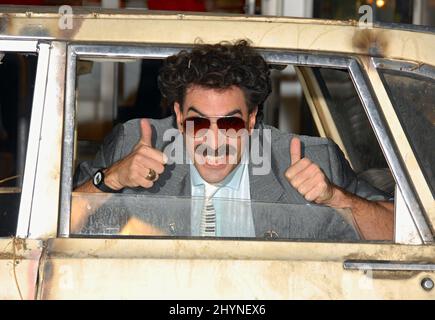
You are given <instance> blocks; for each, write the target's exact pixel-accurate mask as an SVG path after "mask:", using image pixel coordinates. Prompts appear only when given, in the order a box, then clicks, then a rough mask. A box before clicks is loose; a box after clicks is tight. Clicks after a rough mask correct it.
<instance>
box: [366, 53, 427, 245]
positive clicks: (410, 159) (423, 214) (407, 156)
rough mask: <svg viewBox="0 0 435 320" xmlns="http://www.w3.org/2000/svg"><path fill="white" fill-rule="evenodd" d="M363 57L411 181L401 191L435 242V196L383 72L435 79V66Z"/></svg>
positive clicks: (421, 230) (424, 231) (420, 225)
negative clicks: (400, 117)
mask: <svg viewBox="0 0 435 320" xmlns="http://www.w3.org/2000/svg"><path fill="white" fill-rule="evenodd" d="M359 60H360V65H361V68H362V69H363V71H364V74H365V75H366V77H367V83H368V84H369V85H370V86H371V88H372V90H373V92H374V93H375V95H376V97H377V100H378V105H380V106H381V108H380V110H381V113H382V117H383V118H384V119H388V121H387V120H385V123H386V126H387V128H388V131H389V132H390V135H391V137H392V142H393V144H394V147H395V149H396V150H397V154H398V155H400V158H399V160H400V161H401V162H402V167H403V169H404V170H403V172H402V174H404V175H405V176H400V178H401V179H406V180H408V184H407V185H406V186H399V191H400V192H401V193H402V195H403V196H404V197H403V200H404V201H405V204H406V206H407V207H408V208H409V212H410V214H411V218H412V220H413V222H414V224H415V226H416V227H417V229H418V230H419V233H420V236H421V237H422V238H423V239H426V240H427V242H428V243H430V242H433V241H434V235H433V234H434V233H435V230H434V229H435V209H434V207H433V204H434V199H433V197H432V193H431V191H430V188H429V184H428V181H427V180H426V179H425V177H424V175H423V172H422V170H421V167H420V164H419V163H418V161H417V159H416V157H415V155H414V152H413V150H412V147H411V143H410V142H409V139H408V136H407V135H406V134H405V131H404V129H403V127H402V125H401V123H400V120H399V117H398V115H397V112H396V109H395V107H394V106H393V103H392V100H391V98H390V96H389V94H388V91H387V89H386V88H385V84H384V82H383V81H382V76H381V74H380V72H379V71H380V70H382V69H389V70H395V71H400V72H404V73H406V72H410V73H415V74H419V75H420V76H423V77H428V76H429V77H431V78H433V77H434V67H432V66H430V65H427V64H423V63H419V62H416V61H405V60H395V59H387V58H380V57H364V58H362V57H361V58H360V59H359ZM387 161H388V160H387ZM395 179H396V178H395ZM396 181H397V179H396ZM403 187H405V188H403ZM411 193H413V194H414V195H415V197H414V199H412V197H408V195H409V194H411ZM410 200H411V201H410ZM418 208H420V209H418ZM417 210H420V212H419V213H418V214H415V213H416V212H417ZM424 225H426V226H427V228H425V227H424ZM425 243H426V241H425Z"/></svg>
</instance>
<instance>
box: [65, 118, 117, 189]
mask: <svg viewBox="0 0 435 320" xmlns="http://www.w3.org/2000/svg"><path fill="white" fill-rule="evenodd" d="M124 140H125V139H124V127H123V125H122V124H119V125H117V126H115V128H113V130H112V132H111V133H110V134H109V135H108V136H106V138H105V139H104V141H103V144H102V145H101V146H100V148H99V150H98V152H97V154H96V155H95V157H94V159H93V160H89V161H84V162H81V163H80V164H79V165H78V166H77V168H76V170H75V173H74V178H73V189H75V188H76V187H78V186H80V185H82V184H83V183H85V182H86V181H88V180H89V179H91V178H92V176H93V175H94V173H95V172H96V171H97V170H99V169H104V168H107V167H109V166H110V165H112V164H113V163H115V162H116V161H118V160H120V159H121V158H122V152H123V149H124V147H123V145H124Z"/></svg>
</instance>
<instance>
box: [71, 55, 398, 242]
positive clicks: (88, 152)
mask: <svg viewBox="0 0 435 320" xmlns="http://www.w3.org/2000/svg"><path fill="white" fill-rule="evenodd" d="M161 65H162V60H160V59H137V58H136V59H131V60H120V61H116V60H113V62H112V61H110V60H108V59H106V60H98V59H92V58H86V57H83V58H79V59H78V60H77V70H76V71H77V72H76V81H77V86H76V87H77V94H76V95H75V96H76V98H77V109H76V111H77V123H76V129H75V130H76V135H75V136H76V139H77V140H76V152H75V154H74V159H75V163H74V165H73V166H74V168H75V169H76V170H75V175H74V188H76V187H77V186H80V185H81V184H83V183H84V182H85V181H89V179H90V178H91V177H92V175H93V174H94V172H95V171H96V170H97V169H98V168H105V167H107V165H108V163H110V162H113V161H117V160H118V159H119V157H120V156H119V154H118V152H121V153H122V152H124V153H125V152H127V151H126V150H130V149H131V148H133V147H134V146H133V145H132V146H130V145H129V140H130V139H132V138H131V137H132V136H134V135H135V134H136V133H137V132H136V131H137V130H139V129H138V128H136V129H135V122H134V121H135V120H134V119H137V118H153V119H161V118H164V117H167V116H170V115H171V114H172V110H171V108H170V107H169V106H167V105H166V104H165V101H162V100H161V96H160V92H159V89H158V87H157V75H158V72H159V68H160V67H161ZM290 67H293V66H292V65H290ZM271 68H273V69H275V70H274V72H275V73H279V72H280V71H282V70H283V69H285V66H282V65H279V66H276V65H271ZM323 69H325V68H317V69H316V72H317V73H318V76H319V78H318V81H319V82H321V83H322V85H323V87H322V88H323V89H324V91H323V94H324V95H325V96H327V99H328V103H330V104H331V106H332V107H331V113H334V121H336V122H337V123H338V122H339V121H342V122H341V124H342V123H344V122H346V121H345V120H342V119H335V115H336V114H341V113H342V111H340V110H336V109H334V110H332V109H333V108H337V106H338V108H341V109H346V108H347V107H351V106H353V105H354V104H356V103H358V104H359V107H360V108H361V110H359V112H363V108H362V105H361V103H360V102H359V99H358V96H357V93H356V90H355V88H354V87H353V83H352V81H351V79H350V77H349V75H348V71H338V70H333V72H336V74H333V76H331V73H328V72H330V70H329V69H328V70H327V71H323ZM138 70H140V72H139V74H137V71H138ZM133 71H135V72H133ZM323 76H325V79H327V81H328V84H329V85H330V87H327V86H326V81H325V79H324V78H323ZM108 79H109V80H110V81H106V80H108ZM278 79H279V75H278ZM295 79H296V78H295ZM334 81H335V82H337V81H338V82H340V83H341V85H342V86H346V88H347V91H348V95H347V96H340V95H337V94H336V90H334V88H335V87H334V84H333V82H334ZM108 88H114V92H112V94H111V95H108V94H107V93H108ZM328 89H330V90H328ZM112 91H113V90H112ZM349 96H350V97H351V99H353V101H352V102H351V103H347V104H345V103H344V102H343V101H347V100H349ZM355 99H356V100H355ZM301 102H302V106H298V105H295V106H292V107H298V108H300V112H298V115H297V116H298V118H297V119H295V121H294V122H295V123H297V122H301V124H299V125H298V127H299V128H300V129H301V133H306V132H307V128H312V129H311V130H309V132H310V133H311V134H312V133H313V132H314V133H318V131H317V130H315V129H316V128H315V124H314V119H313V115H312V114H311V112H310V108H308V107H307V102H306V97H304V98H303V99H301ZM266 107H267V106H266ZM350 113H351V112H350ZM167 119H170V118H167ZM269 119H270V118H269ZM129 120H132V121H129ZM163 121H166V122H165V123H166V125H172V126H174V124H173V123H169V122H168V121H169V120H164V119H163ZM363 121H366V123H365V124H367V125H368V128H365V130H364V131H368V130H367V129H370V132H369V134H371V135H372V136H373V132H372V130H371V127H370V124H369V123H368V121H367V119H363ZM308 122H310V123H308ZM267 125H272V126H275V127H278V125H279V123H271V122H270V121H269V122H268V123H267ZM337 126H338V127H339V132H340V136H341V137H346V136H347V135H348V134H349V131H352V130H353V128H348V127H344V126H340V125H338V124H337ZM264 129H266V131H267V130H272V131H273V132H274V133H273V134H274V135H282V134H284V135H285V133H284V132H283V131H281V133H279V134H278V133H277V132H278V130H275V129H271V127H264ZM174 130H175V131H177V130H176V129H175V128H174ZM274 130H275V131H274ZM346 130H347V131H346ZM177 132H178V131H177ZM296 133H298V132H296ZM364 133H365V132H364ZM360 134H362V132H360ZM154 139H155V137H154ZM304 139H308V140H306V141H305V140H304V141H305V142H304V143H308V144H309V145H316V144H317V143H326V140H316V139H318V138H315V137H313V138H304ZM321 141H323V142H321ZM346 141H351V142H352V143H353V142H354V141H352V139H350V140H346ZM274 143H277V145H273V146H272V148H275V147H281V148H282V145H281V142H274ZM375 144H376V145H377V141H376V140H375ZM354 145H355V144H352V145H349V149H351V148H352V147H354ZM112 147H115V149H117V151H116V152H115V153H111V152H110V148H112ZM346 147H348V145H346ZM159 148H160V149H163V145H160V147H159ZM377 148H378V149H375V151H376V152H379V153H380V158H381V160H380V161H378V162H368V161H366V162H364V160H367V159H366V158H364V157H366V154H365V153H364V152H363V151H360V152H359V153H358V152H355V153H354V154H353V158H352V159H353V160H355V162H356V163H360V164H361V165H360V166H359V167H357V168H358V171H357V173H361V172H363V171H364V169H373V168H377V167H379V166H380V167H383V168H384V167H385V168H384V169H385V170H386V171H388V173H389V170H388V167H387V166H386V164H385V160H383V156H382V153H381V152H380V150H379V147H377ZM314 149H315V147H314ZM314 149H312V150H314ZM307 150H308V149H307ZM337 150H338V149H337ZM162 151H163V150H162ZM304 152H305V151H304ZM314 152H315V151H314ZM287 153H288V152H287ZM287 153H286V154H287ZM339 153H340V152H339ZM124 156H125V154H124ZM378 156H379V155H378ZM122 157H123V156H121V158H122ZM286 157H287V159H288V158H289V156H286ZM359 157H362V158H363V159H359ZM382 160H383V161H382ZM281 161H282V159H281ZM358 161H359V162H358ZM324 169H325V170H329V169H328V168H324ZM279 170H281V171H282V175H283V174H284V172H283V171H284V170H285V168H281V169H279ZM168 171H169V173H168V175H171V174H172V173H171V170H168ZM166 178H167V177H166ZM363 180H365V179H363ZM366 180H368V181H370V180H369V179H366ZM165 181H166V180H165ZM171 183H175V184H180V183H181V182H180V181H178V180H177V181H175V182H171V181H169V180H168V181H167V182H165V183H162V186H163V189H164V191H163V192H158V190H157V189H158V188H159V187H157V189H155V190H154V189H153V191H151V194H147V192H145V193H143V192H141V188H132V189H129V190H127V191H126V192H124V193H121V194H109V195H107V194H106V195H104V194H103V195H101V194H92V193H83V192H73V193H72V197H71V200H72V201H71V215H70V218H71V220H70V227H71V229H70V232H69V234H70V235H71V236H96V237H100V236H103V237H105V236H121V237H122V236H159V237H161V236H165V237H167V236H171V237H174V236H177V237H198V236H201V234H200V233H198V230H199V229H198V228H199V227H198V223H200V222H201V217H203V216H202V215H201V213H202V210H203V208H204V207H205V202H204V201H205V198H204V197H198V196H197V194H196V193H195V192H193V191H192V195H190V194H189V196H187V195H188V193H183V195H181V194H180V195H178V196H174V194H172V193H170V192H169V191H168V190H169V189H171V190H178V189H180V186H179V185H174V186H172V187H171V188H169V189H167V186H168V185H170V184H171ZM257 183H266V184H267V183H268V182H266V180H265V179H262V180H259V181H257ZM276 183H277V184H275V187H274V188H277V189H279V190H285V189H286V188H288V182H287V181H285V180H283V181H281V182H276ZM280 183H281V184H283V185H280ZM165 184H166V186H165ZM361 185H366V182H364V183H363V184H361ZM370 188H371V187H370ZM370 190H376V191H374V193H376V196H374V198H373V199H372V200H381V199H389V198H391V194H388V193H385V192H382V191H379V190H377V189H370ZM274 191H276V190H266V189H265V190H264V191H263V192H264V193H266V194H269V193H270V194H273V193H274ZM225 194H226V193H225V192H223V195H222V194H221V195H219V196H217V197H213V205H214V207H215V208H216V207H217V208H219V212H221V213H220V214H216V215H215V216H214V218H213V219H215V220H214V221H215V223H216V224H215V225H214V227H215V228H216V229H215V230H216V236H217V237H218V238H227V237H229V238H234V237H237V238H248V239H251V238H256V239H268V235H272V236H270V237H269V238H270V239H287V240H297V239H303V240H313V241H314V240H336V241H357V240H360V237H359V234H358V230H357V227H356V226H355V224H354V221H353V219H352V217H351V215H350V213H349V212H348V211H339V210H335V209H332V208H329V207H325V206H319V205H315V204H309V205H305V204H298V203H300V201H296V202H294V203H292V200H291V199H289V198H286V196H280V197H276V198H274V200H273V201H270V200H269V201H268V200H258V199H257V198H254V199H252V200H251V201H246V200H234V199H230V198H226V197H225ZM251 194H252V193H251ZM265 198H266V199H267V197H265ZM294 200H295V199H293V201H294ZM236 213H237V214H236ZM265 234H266V236H265ZM203 235H204V234H203Z"/></svg>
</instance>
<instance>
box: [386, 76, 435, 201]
mask: <svg viewBox="0 0 435 320" xmlns="http://www.w3.org/2000/svg"><path fill="white" fill-rule="evenodd" d="M381 74H382V78H383V81H384V83H385V86H386V88H387V91H388V94H389V96H390V99H391V102H392V103H393V106H394V109H395V110H396V113H397V115H398V117H399V120H400V122H401V123H402V127H403V129H404V131H405V133H406V135H407V136H408V141H409V143H410V144H411V147H412V149H413V150H414V154H415V156H416V158H417V161H418V162H419V164H420V168H421V169H422V171H423V174H424V175H425V177H426V180H427V181H428V183H429V187H430V188H431V191H432V195H433V196H434V197H435V152H434V141H435V80H433V79H430V78H426V77H421V76H418V75H415V74H408V73H403V72H397V71H390V70H381Z"/></svg>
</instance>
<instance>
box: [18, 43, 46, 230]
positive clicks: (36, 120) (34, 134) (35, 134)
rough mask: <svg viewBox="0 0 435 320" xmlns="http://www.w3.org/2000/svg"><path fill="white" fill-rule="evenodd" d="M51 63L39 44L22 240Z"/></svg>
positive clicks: (23, 196) (21, 213)
mask: <svg viewBox="0 0 435 320" xmlns="http://www.w3.org/2000/svg"><path fill="white" fill-rule="evenodd" d="M49 61H50V45H49V44H47V43H41V44H39V45H38V65H37V68H36V77H35V89H34V94H33V104H32V114H31V118H30V119H31V120H30V128H29V136H28V140H27V152H26V164H25V169H24V177H23V187H22V192H21V201H20V209H19V215H18V224H17V231H16V236H17V237H20V238H27V236H28V233H29V225H30V217H31V212H32V201H33V193H34V184H35V176H36V168H37V165H38V154H39V143H40V136H41V129H42V117H43V114H44V105H45V94H46V90H47V76H48V66H49Z"/></svg>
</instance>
